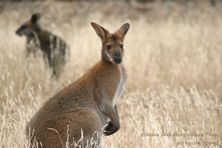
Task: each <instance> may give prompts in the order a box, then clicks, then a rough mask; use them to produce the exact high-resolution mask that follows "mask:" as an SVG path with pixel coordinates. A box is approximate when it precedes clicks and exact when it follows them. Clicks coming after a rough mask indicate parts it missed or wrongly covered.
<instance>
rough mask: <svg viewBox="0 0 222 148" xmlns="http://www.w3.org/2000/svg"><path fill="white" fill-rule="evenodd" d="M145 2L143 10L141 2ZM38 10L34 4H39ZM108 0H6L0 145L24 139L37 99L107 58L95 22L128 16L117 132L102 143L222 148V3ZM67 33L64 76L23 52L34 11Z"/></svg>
mask: <svg viewBox="0 0 222 148" xmlns="http://www.w3.org/2000/svg"><path fill="white" fill-rule="evenodd" d="M141 7H142V8H141ZM34 8H35V9H34ZM139 8H140V9H138V6H137V7H133V6H129V5H126V4H124V3H123V2H121V3H118V2H109V3H108V4H106V5H105V4H104V3H95V4H91V3H85V2H82V3H74V2H73V3H72V2H69V3H65V2H64V3H61V2H51V1H50V2H44V3H28V2H26V3H19V4H17V3H12V4H11V3H8V4H6V5H5V7H4V11H3V12H2V13H1V15H0V28H1V29H0V36H1V40H0V72H1V75H0V147H2V148H12V147H13V148H21V147H27V145H28V142H27V140H26V137H25V125H26V123H27V122H28V121H29V119H30V118H31V117H32V116H33V115H34V113H35V112H36V111H37V110H38V109H39V107H40V106H41V105H42V104H43V103H44V102H45V101H46V100H47V99H48V98H49V97H50V96H52V95H54V94H55V93H56V92H58V91H59V90H61V89H62V88H63V87H64V86H66V85H68V84H69V83H71V82H73V81H75V80H76V79H77V78H78V77H80V76H81V75H82V74H83V73H84V72H85V71H86V70H87V69H88V68H90V67H91V66H92V65H93V64H94V63H95V62H96V61H98V60H99V59H100V47H101V43H100V40H99V38H98V37H97V35H96V34H95V32H94V31H93V29H92V28H91V26H90V24H89V22H90V21H95V22H98V23H99V24H101V25H103V26H105V27H106V28H108V29H109V30H113V31H115V30H114V29H116V28H118V27H119V26H120V25H122V23H124V22H129V23H130V24H131V28H130V31H129V33H128V34H127V36H126V41H125V52H126V53H125V57H124V63H125V65H126V69H127V72H128V82H127V88H126V91H125V93H124V96H123V97H122V98H121V99H120V102H119V112H120V113H119V114H120V119H121V128H120V130H119V131H118V132H117V133H116V134H114V135H112V136H109V137H104V138H103V139H104V141H103V143H104V147H113V148H116V147H132V148H135V147H138V148H141V147H144V148H145V147H190V146H193V147H221V146H222V141H221V139H222V27H221V26H222V15H221V14H222V13H221V10H220V7H219V6H218V7H215V8H212V7H210V6H207V5H205V4H203V5H201V6H198V7H197V6H195V5H187V6H180V5H176V4H170V5H159V4H156V5H147V6H139ZM36 11H39V12H43V16H42V20H41V24H42V27H43V28H45V29H48V30H50V31H52V32H53V33H55V34H57V35H59V36H61V37H62V38H63V39H65V40H66V41H67V43H68V44H69V45H70V47H71V56H70V60H69V62H68V64H67V65H66V68H65V72H64V73H63V75H62V76H61V77H60V79H59V80H52V79H51V78H50V70H49V69H48V68H47V66H45V65H44V62H43V60H42V58H41V57H39V58H37V59H34V58H32V57H31V58H25V55H24V51H25V38H19V37H18V36H16V35H15V33H14V32H15V30H16V28H17V27H18V26H19V25H20V23H21V22H23V21H24V20H26V19H28V18H29V16H30V15H31V14H32V13H33V12H36Z"/></svg>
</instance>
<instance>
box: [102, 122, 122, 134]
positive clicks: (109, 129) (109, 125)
mask: <svg viewBox="0 0 222 148" xmlns="http://www.w3.org/2000/svg"><path fill="white" fill-rule="evenodd" d="M118 130H119V127H117V126H114V125H113V124H112V122H111V121H109V122H108V123H107V124H106V126H105V127H104V129H103V134H104V135H105V136H109V135H112V134H114V133H115V132H116V131H118Z"/></svg>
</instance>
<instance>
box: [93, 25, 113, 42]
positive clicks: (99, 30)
mask: <svg viewBox="0 0 222 148" xmlns="http://www.w3.org/2000/svg"><path fill="white" fill-rule="evenodd" d="M91 25H92V27H93V29H94V30H95V31H96V34H97V35H98V36H99V37H100V38H101V39H102V40H104V39H105V38H106V36H107V35H108V34H109V31H108V30H106V29H105V28H103V27H102V26H100V25H98V24H96V23H94V22H91Z"/></svg>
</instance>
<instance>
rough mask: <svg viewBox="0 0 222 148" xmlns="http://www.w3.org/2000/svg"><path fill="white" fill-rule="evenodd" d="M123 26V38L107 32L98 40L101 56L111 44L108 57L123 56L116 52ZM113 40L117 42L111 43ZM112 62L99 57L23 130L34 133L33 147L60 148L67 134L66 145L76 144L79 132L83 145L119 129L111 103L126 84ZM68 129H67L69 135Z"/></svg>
mask: <svg viewBox="0 0 222 148" xmlns="http://www.w3.org/2000/svg"><path fill="white" fill-rule="evenodd" d="M126 25H127V26H126ZM92 26H93V28H94V29H95V31H96V32H97V34H99V36H100V35H101V33H104V31H103V30H97V29H96V28H95V27H101V26H99V25H97V24H95V23H92ZM123 26H125V27H127V28H125V29H124V28H123V27H121V28H120V29H119V30H122V29H124V30H125V33H124V34H123V33H121V32H116V33H114V34H110V33H108V32H107V33H106V37H105V36H104V38H103V37H102V38H101V39H102V43H103V47H102V53H105V52H104V50H107V49H106V47H105V45H106V44H107V43H109V44H110V42H112V46H113V47H114V46H115V48H110V49H109V51H108V52H109V54H112V53H114V51H115V50H118V51H119V52H121V53H122V52H123V51H121V50H123V49H117V46H121V47H122V45H119V44H123V43H122V42H123V38H124V35H125V34H126V32H127V30H128V29H129V24H125V25H123ZM118 33H119V34H118ZM119 35H121V37H120V36H119ZM113 36H115V37H116V39H117V40H113V38H112V39H111V37H113ZM100 37H101V36H100ZM120 42H121V43H120ZM122 55H123V54H122ZM118 58H119V57H118ZM121 58H122V56H121ZM113 61H115V60H111V61H110V60H108V59H107V58H106V57H104V55H103V54H102V59H101V61H99V62H98V63H97V64H96V65H94V66H93V67H92V68H91V69H90V70H89V71H88V72H86V73H85V74H84V75H83V76H82V77H81V78H79V79H78V80H77V81H75V82H74V83H72V84H71V85H69V86H67V87H65V88H64V89H63V90H62V91H60V92H59V93H58V94H56V95H55V96H54V97H52V98H51V99H49V101H48V102H46V103H45V104H44V106H43V107H42V108H41V109H40V110H39V111H38V112H37V113H36V114H35V116H34V117H33V118H32V119H31V121H30V122H29V124H28V126H27V129H26V131H27V134H28V135H30V131H33V130H34V135H33V136H32V137H31V143H32V144H33V143H34V141H35V140H36V141H38V142H41V143H42V145H43V147H45V148H50V147H56V148H57V147H58V148H61V147H62V146H65V143H66V141H67V133H68V135H69V140H68V141H69V142H70V143H71V142H72V139H73V138H74V139H75V141H78V140H79V139H80V137H81V129H82V131H83V136H84V137H83V144H86V141H87V140H89V139H91V138H96V137H97V136H95V135H94V133H95V132H96V131H98V132H99V133H100V131H102V132H103V134H104V135H111V134H113V133H115V132H116V131H117V130H118V129H119V128H120V125H119V118H118V113H117V106H116V104H115V102H114V99H115V97H116V95H117V94H118V95H117V96H118V97H119V96H120V94H119V93H118V92H119V90H120V89H119V85H120V84H123V83H124V82H125V81H126V71H125V68H124V66H123V64H120V63H118V64H116V63H113ZM117 61H118V60H117ZM123 77H124V78H123ZM120 82H121V83H120ZM121 89H122V85H121ZM67 126H68V127H69V130H68V132H67ZM59 135H60V136H59ZM98 138H99V140H98V143H97V144H94V145H93V146H95V145H97V146H98V145H99V144H100V134H99V136H98ZM94 141H96V140H94Z"/></svg>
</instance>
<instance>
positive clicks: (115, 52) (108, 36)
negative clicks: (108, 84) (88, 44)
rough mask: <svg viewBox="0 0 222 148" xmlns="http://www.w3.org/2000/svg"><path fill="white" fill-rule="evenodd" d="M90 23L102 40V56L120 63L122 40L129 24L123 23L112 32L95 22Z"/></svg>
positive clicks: (122, 51) (122, 50)
mask: <svg viewBox="0 0 222 148" xmlns="http://www.w3.org/2000/svg"><path fill="white" fill-rule="evenodd" d="M91 25H92V27H93V28H94V30H95V31H96V34H97V35H98V36H99V37H100V39H101V41H102V57H103V58H104V59H105V60H107V61H109V62H111V63H113V64H120V63H121V62H122V58H123V55H124V47H123V40H124V37H125V35H126V33H127V31H128V30H129V28H130V25H129V24H128V23H125V24H123V25H122V26H121V27H120V28H119V29H118V30H117V31H116V32H114V33H109V31H108V30H107V29H105V28H103V27H102V26H100V25H98V24H96V23H93V22H92V23H91Z"/></svg>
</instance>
